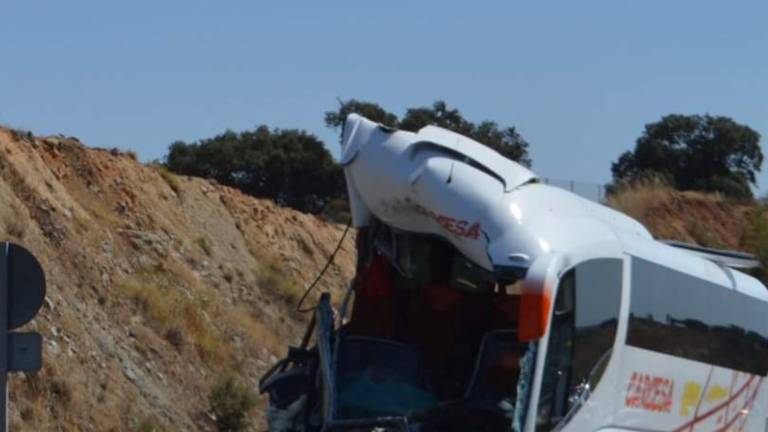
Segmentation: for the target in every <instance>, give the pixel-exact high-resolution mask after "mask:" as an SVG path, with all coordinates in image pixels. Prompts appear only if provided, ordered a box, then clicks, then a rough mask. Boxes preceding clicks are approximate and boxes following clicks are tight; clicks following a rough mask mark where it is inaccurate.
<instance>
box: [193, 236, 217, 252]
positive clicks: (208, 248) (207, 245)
mask: <svg viewBox="0 0 768 432" xmlns="http://www.w3.org/2000/svg"><path fill="white" fill-rule="evenodd" d="M195 244H196V245H197V247H199V248H200V249H202V250H203V252H205V254H206V255H208V256H213V245H211V241H210V240H208V238H207V237H198V238H196V239H195Z"/></svg>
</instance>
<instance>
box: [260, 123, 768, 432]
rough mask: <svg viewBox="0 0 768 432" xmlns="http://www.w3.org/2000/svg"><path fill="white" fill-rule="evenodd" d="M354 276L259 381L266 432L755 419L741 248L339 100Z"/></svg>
mask: <svg viewBox="0 0 768 432" xmlns="http://www.w3.org/2000/svg"><path fill="white" fill-rule="evenodd" d="M341 164H342V165H343V166H344V169H345V176H346V181H347V187H348V192H349V199H350V206H351V213H352V224H353V226H354V227H356V228H357V229H358V234H357V240H356V243H357V256H358V261H357V274H356V276H355V278H354V280H353V282H352V284H351V287H350V289H349V292H348V293H347V296H346V297H345V298H344V299H343V300H341V303H340V304H341V306H340V307H339V308H338V311H336V310H335V309H334V308H332V307H331V301H330V298H329V295H328V294H323V295H322V296H321V298H320V301H319V304H318V305H317V306H316V307H315V308H314V311H313V313H314V315H313V318H312V320H311V323H310V325H309V328H308V330H307V334H306V336H305V337H304V340H303V341H302V343H301V344H300V346H298V347H291V348H290V350H289V353H288V356H287V357H286V358H285V359H283V360H281V361H280V362H279V363H278V364H277V365H275V367H274V368H272V370H270V371H269V372H268V373H267V374H266V375H265V376H264V377H263V379H262V381H261V383H260V387H261V391H262V392H263V393H267V394H268V395H269V408H268V423H269V428H270V431H271V432H288V431H305V432H313V431H342V430H345V431H350V430H351V431H366V432H368V431H401V432H407V431H411V432H413V431H419V432H435V431H446V432H452V431H463V432H469V431H476V432H484V431H488V432H496V431H499V432H500V431H515V432H542V431H577V432H582V431H598V430H599V431H605V432H619V431H737V430H744V431H765V430H768V392H767V391H766V388H765V387H766V385H765V383H764V382H763V380H764V378H765V376H766V372H768V293H767V292H766V289H765V287H764V286H763V285H762V284H761V283H760V282H759V281H757V280H756V279H754V278H753V277H751V276H749V275H747V274H745V273H742V272H740V271H738V270H736V269H738V268H746V267H750V266H754V265H755V260H754V259H753V257H751V256H749V255H746V254H742V253H738V252H730V251H719V250H713V249H707V248H701V247H696V246H692V245H687V244H681V243H673V242H666V243H665V242H661V241H657V240H655V239H653V237H652V236H651V235H650V233H649V232H648V231H647V230H646V229H645V228H644V227H643V226H642V225H641V224H640V223H638V222H637V221H635V220H633V219H631V218H629V217H627V216H625V215H623V214H621V213H618V212H616V211H613V210H611V209H609V208H607V207H605V206H602V205H600V204H598V203H594V202H591V201H588V200H585V199H583V198H581V197H578V196H576V195H574V194H572V193H570V192H567V191H565V190H561V189H558V188H555V187H552V186H549V185H546V184H542V183H541V182H539V181H538V180H537V177H536V176H535V175H534V174H533V173H532V172H531V171H529V170H528V169H527V168H525V167H523V166H521V165H519V164H517V163H515V162H512V161H510V160H508V159H506V158H504V157H502V156H501V155H499V154H498V153H496V152H494V151H493V150H491V149H489V148H488V147H486V146H483V145H481V144H479V143H477V142H475V141H473V140H471V139H469V138H467V137H464V136H462V135H459V134H456V133H453V132H450V131H448V130H445V129H441V128H438V127H434V126H427V127H425V128H423V129H421V130H420V131H419V132H417V133H413V132H407V131H399V130H393V129H390V128H387V127H384V126H382V125H379V124H376V123H374V122H371V121H369V120H367V119H365V118H363V117H360V116H358V115H355V114H352V115H350V116H349V117H348V119H347V121H346V124H345V127H344V134H343V144H342V155H341Z"/></svg>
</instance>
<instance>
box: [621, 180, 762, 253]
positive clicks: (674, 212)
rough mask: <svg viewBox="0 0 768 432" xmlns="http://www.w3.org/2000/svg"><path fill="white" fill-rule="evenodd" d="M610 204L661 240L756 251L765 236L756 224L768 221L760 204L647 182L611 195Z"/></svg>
mask: <svg viewBox="0 0 768 432" xmlns="http://www.w3.org/2000/svg"><path fill="white" fill-rule="evenodd" d="M607 204H608V205H609V206H611V207H613V208H615V209H617V210H619V211H622V212H623V213H626V214H628V215H629V216H631V217H633V218H635V219H637V220H638V221H640V222H642V223H643V225H645V226H646V227H647V228H648V230H649V231H651V233H652V234H653V236H654V237H656V238H658V239H670V240H679V241H684V242H688V243H694V244H699V245H701V246H707V247H715V248H726V249H737V250H742V249H743V250H750V251H752V252H756V251H755V250H754V248H755V246H756V245H755V244H754V241H755V240H757V237H759V236H761V235H762V234H763V233H756V232H753V231H754V230H755V229H760V227H759V226H756V222H757V221H761V220H765V215H764V214H763V213H764V212H763V210H762V208H760V207H759V206H758V205H757V203H755V202H751V201H735V200H730V199H726V198H724V197H722V196H720V195H717V194H705V193H701V192H691V191H687V192H681V191H677V190H674V189H672V188H670V187H668V186H666V185H663V184H659V183H645V184H639V185H636V186H634V187H626V188H624V189H622V190H620V191H619V192H618V193H617V194H614V195H611V196H609V198H608V202H607Z"/></svg>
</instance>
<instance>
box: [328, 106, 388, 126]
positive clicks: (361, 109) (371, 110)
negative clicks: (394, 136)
mask: <svg viewBox="0 0 768 432" xmlns="http://www.w3.org/2000/svg"><path fill="white" fill-rule="evenodd" d="M351 113H357V114H360V115H361V116H363V117H366V118H368V119H370V120H373V121H375V122H377V123H381V124H383V125H385V126H389V127H393V128H396V127H397V124H398V121H397V116H396V115H394V114H392V113H391V112H389V111H387V110H385V109H384V108H382V107H381V106H379V105H378V104H375V103H373V102H365V101H360V100H357V99H350V100H348V101H346V102H344V101H343V100H341V99H339V109H338V110H336V111H326V113H325V125H326V126H328V127H329V128H332V129H339V128H341V127H343V126H344V122H345V121H346V120H347V116H348V115H349V114H351Z"/></svg>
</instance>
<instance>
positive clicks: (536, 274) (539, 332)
mask: <svg viewBox="0 0 768 432" xmlns="http://www.w3.org/2000/svg"><path fill="white" fill-rule="evenodd" d="M564 268H565V259H564V258H563V256H562V255H561V254H547V255H544V256H541V257H539V258H537V259H536V261H534V262H533V264H532V265H531V266H530V267H529V268H528V272H527V273H526V276H525V279H524V280H523V286H522V298H521V301H520V313H519V314H518V316H519V317H520V320H519V322H518V331H517V334H518V338H519V339H520V341H521V342H528V341H533V340H537V339H541V338H542V337H543V336H544V334H545V333H546V332H547V325H549V316H550V314H551V311H552V300H553V299H554V295H555V286H556V285H557V282H558V280H559V275H560V272H561V271H562V270H563V269H564Z"/></svg>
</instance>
